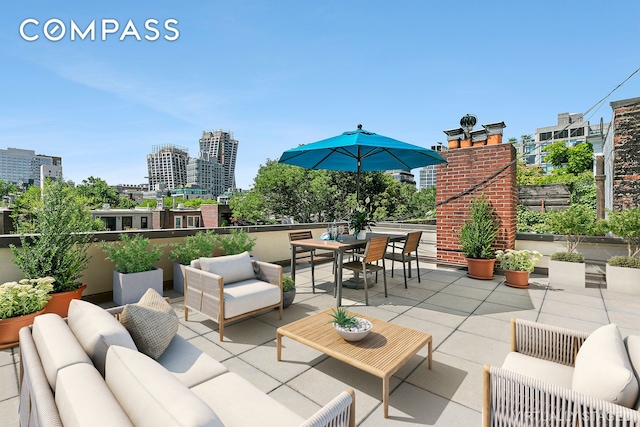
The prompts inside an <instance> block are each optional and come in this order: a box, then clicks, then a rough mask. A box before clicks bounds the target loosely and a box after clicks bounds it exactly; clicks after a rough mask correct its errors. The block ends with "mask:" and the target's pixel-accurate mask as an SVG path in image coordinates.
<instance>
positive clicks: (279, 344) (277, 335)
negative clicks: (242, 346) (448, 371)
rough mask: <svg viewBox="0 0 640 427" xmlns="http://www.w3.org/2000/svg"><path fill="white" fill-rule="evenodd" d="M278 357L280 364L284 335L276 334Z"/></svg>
mask: <svg viewBox="0 0 640 427" xmlns="http://www.w3.org/2000/svg"><path fill="white" fill-rule="evenodd" d="M429 348H431V347H429ZM276 357H277V360H278V362H279V361H280V360H282V335H280V334H279V333H278V332H276Z"/></svg>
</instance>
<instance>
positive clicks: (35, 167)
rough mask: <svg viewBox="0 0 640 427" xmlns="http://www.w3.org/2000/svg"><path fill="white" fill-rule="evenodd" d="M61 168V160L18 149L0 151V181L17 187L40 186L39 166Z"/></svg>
mask: <svg viewBox="0 0 640 427" xmlns="http://www.w3.org/2000/svg"><path fill="white" fill-rule="evenodd" d="M43 165H44V166H59V167H62V158H61V157H55V156H46V155H43V154H36V152H35V151H33V150H24V149H20V148H7V149H6V150H3V149H0V179H1V180H3V181H6V182H10V183H12V184H16V185H19V186H26V185H37V186H40V181H41V180H40V166H43Z"/></svg>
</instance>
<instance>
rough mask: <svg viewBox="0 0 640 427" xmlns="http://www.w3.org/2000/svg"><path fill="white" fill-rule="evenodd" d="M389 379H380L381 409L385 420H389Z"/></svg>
mask: <svg viewBox="0 0 640 427" xmlns="http://www.w3.org/2000/svg"><path fill="white" fill-rule="evenodd" d="M389 379H390V378H389V377H384V378H383V379H382V408H383V415H384V417H385V418H389Z"/></svg>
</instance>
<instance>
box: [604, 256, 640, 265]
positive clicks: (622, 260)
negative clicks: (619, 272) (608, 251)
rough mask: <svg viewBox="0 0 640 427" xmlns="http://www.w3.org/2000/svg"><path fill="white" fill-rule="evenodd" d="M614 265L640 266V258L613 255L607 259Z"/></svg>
mask: <svg viewBox="0 0 640 427" xmlns="http://www.w3.org/2000/svg"><path fill="white" fill-rule="evenodd" d="M607 263H608V264H609V265H610V266H612V267H627V268H640V258H632V257H628V256H613V257H611V258H609V259H608V260H607Z"/></svg>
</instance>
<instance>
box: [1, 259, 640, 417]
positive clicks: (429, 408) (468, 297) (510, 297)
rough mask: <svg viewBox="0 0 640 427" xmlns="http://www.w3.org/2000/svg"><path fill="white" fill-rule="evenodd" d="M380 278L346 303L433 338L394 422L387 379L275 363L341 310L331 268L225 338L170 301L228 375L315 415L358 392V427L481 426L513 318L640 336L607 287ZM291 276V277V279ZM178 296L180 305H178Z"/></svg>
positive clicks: (287, 359) (395, 392) (6, 390)
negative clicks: (385, 401) (295, 336)
mask: <svg viewBox="0 0 640 427" xmlns="http://www.w3.org/2000/svg"><path fill="white" fill-rule="evenodd" d="M396 267H397V268H396V272H395V277H394V278H393V279H392V278H391V277H390V276H389V275H388V277H387V280H388V284H389V297H388V298H385V297H384V294H383V293H382V292H383V286H382V280H381V278H380V281H379V283H378V284H376V285H375V286H374V287H373V288H372V289H371V293H370V300H369V303H370V305H369V306H364V305H363V304H364V302H363V301H364V291H363V290H353V289H345V290H344V297H345V300H344V301H343V305H349V306H352V307H351V309H352V310H353V311H357V312H361V313H365V314H367V315H370V316H373V317H377V318H379V319H382V320H386V321H389V322H393V323H396V324H399V325H404V326H407V327H410V328H414V329H419V330H422V331H425V332H428V333H430V334H431V335H433V339H434V362H433V369H432V370H429V369H428V368H427V363H426V354H427V349H426V348H425V349H423V350H422V351H420V352H419V353H418V354H417V355H416V356H415V357H413V359H412V360H410V361H409V362H408V363H407V364H406V366H405V367H404V368H402V369H401V370H400V371H398V372H397V373H396V375H395V376H394V380H393V381H392V382H391V390H392V391H391V396H390V408H389V418H388V419H384V418H383V416H382V404H381V388H382V387H381V380H380V379H378V378H376V377H373V376H371V375H369V374H366V373H364V372H362V371H359V370H357V369H355V368H352V367H350V366H348V365H346V364H344V363H342V362H338V361H336V360H334V359H331V358H329V357H327V356H325V355H323V354H322V353H319V352H317V351H315V350H312V349H310V348H308V347H306V346H304V345H302V344H299V343H296V342H294V341H292V340H290V339H288V338H283V360H282V361H281V362H277V361H276V349H275V335H276V328H277V327H278V326H281V325H283V324H286V323H289V322H292V321H294V320H297V319H300V318H302V317H304V316H308V315H310V314H312V313H315V312H318V311H320V310H323V309H325V308H329V307H333V306H335V299H334V298H333V296H332V291H333V289H332V278H333V275H332V272H331V264H324V265H321V266H318V267H316V294H313V293H312V292H311V283H310V269H309V268H308V264H299V267H298V269H297V274H296V279H297V282H298V284H297V296H296V299H295V302H294V304H293V305H292V306H291V307H289V308H287V309H286V310H285V311H284V318H283V320H279V319H278V315H277V312H276V311H274V312H271V313H266V314H263V315H260V316H256V317H255V318H251V319H248V320H244V321H241V322H238V323H236V324H233V325H231V326H229V327H227V328H225V341H224V342H220V341H219V340H218V333H217V324H216V323H214V322H212V321H211V320H208V319H206V318H205V317H203V316H201V315H199V314H191V315H190V316H189V322H185V321H184V315H183V309H182V308H183V306H182V298H181V297H180V296H178V295H176V294H171V293H168V294H167V295H168V296H170V297H172V305H173V306H174V308H175V310H176V312H177V313H178V316H180V317H181V319H182V320H181V326H180V330H179V334H180V335H182V336H183V337H185V338H187V339H190V340H191V342H192V343H193V344H195V345H197V346H198V347H200V348H201V349H203V350H204V351H206V352H207V353H208V354H210V355H211V356H212V357H214V358H216V359H217V360H219V361H221V362H222V363H224V364H225V365H226V366H227V367H228V368H229V370H231V371H233V372H236V373H238V374H240V375H241V376H243V377H245V378H246V379H248V380H249V381H251V382H252V383H253V384H255V385H256V386H257V387H258V388H260V389H261V390H263V391H264V392H266V393H269V394H270V395H271V396H273V397H274V398H275V399H277V400H278V401H280V402H282V403H284V404H285V405H287V406H289V407H290V408H292V409H293V410H294V411H296V412H298V413H299V414H300V415H302V416H303V417H308V416H310V415H311V414H312V413H314V412H315V411H316V410H317V409H318V408H319V407H320V406H322V405H324V404H325V403H327V402H328V401H329V400H330V399H331V398H333V397H334V396H335V395H336V394H338V393H339V392H340V391H342V390H345V389H347V388H353V389H354V390H355V392H356V422H357V424H358V425H360V426H363V427H371V426H378V425H384V426H447V427H451V426H479V425H480V424H481V420H480V412H481V405H482V366H483V365H484V364H494V365H501V364H502V362H503V360H504V358H505V356H506V355H507V353H508V352H509V320H510V319H511V318H512V317H519V318H524V319H529V320H535V321H540V322H543V323H549V324H554V325H558V326H564V327H568V328H572V329H578V330H584V331H588V332H590V331H593V330H595V329H596V328H597V327H598V326H600V325H603V324H607V323H610V322H615V323H617V324H618V326H619V327H620V328H621V330H622V332H623V335H628V334H638V333H640V298H637V297H631V296H629V295H623V294H615V293H612V292H609V291H607V290H606V289H599V288H590V289H569V288H567V289H561V288H559V287H556V286H554V287H549V286H547V278H546V277H535V276H533V277H532V278H531V280H530V284H531V286H530V288H529V289H525V290H522V289H513V288H510V287H507V286H505V285H504V284H503V283H502V279H503V278H502V277H501V276H496V277H495V279H494V280H491V281H480V280H474V279H470V278H468V277H467V276H466V275H465V272H464V271H462V270H446V269H437V268H435V266H433V265H422V267H423V268H422V275H421V277H422V283H418V281H417V279H416V278H415V273H414V278H413V279H411V280H410V281H409V288H408V289H405V288H404V285H403V282H402V268H401V266H398V265H396ZM287 271H288V269H286V270H285V272H287ZM174 296H175V298H174ZM18 357H19V353H18V349H17V348H15V349H11V350H3V351H0V424H2V425H3V426H14V425H17V407H18V398H17V393H18V385H17V365H16V362H17V359H18Z"/></svg>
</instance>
